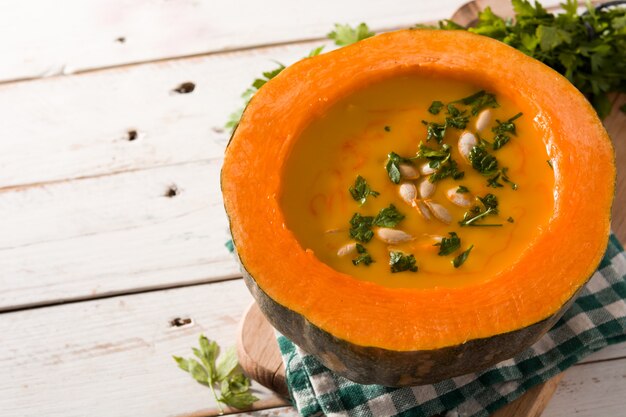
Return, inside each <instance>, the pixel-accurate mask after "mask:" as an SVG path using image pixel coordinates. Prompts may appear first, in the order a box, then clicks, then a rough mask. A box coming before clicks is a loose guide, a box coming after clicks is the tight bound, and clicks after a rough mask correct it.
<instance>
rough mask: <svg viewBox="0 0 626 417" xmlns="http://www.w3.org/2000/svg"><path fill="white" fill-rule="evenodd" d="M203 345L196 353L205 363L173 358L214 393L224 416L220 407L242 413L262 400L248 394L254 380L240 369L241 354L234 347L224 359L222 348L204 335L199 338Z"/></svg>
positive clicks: (194, 351) (224, 354) (225, 353)
mask: <svg viewBox="0 0 626 417" xmlns="http://www.w3.org/2000/svg"><path fill="white" fill-rule="evenodd" d="M199 344H200V349H198V348H192V350H193V353H194V355H195V356H196V357H197V358H198V359H200V362H202V363H200V362H198V361H197V360H196V359H193V358H190V359H184V358H182V357H180V356H173V358H174V360H175V361H176V363H177V364H178V367H179V368H180V369H182V370H183V371H185V372H188V373H189V374H190V375H191V376H192V378H193V379H195V380H196V381H197V382H198V383H199V384H202V385H204V386H207V387H209V388H210V389H211V392H212V393H213V398H215V401H216V402H217V406H218V408H219V410H220V412H221V413H223V412H224V410H223V408H222V406H221V405H220V403H223V404H226V405H230V406H232V407H235V408H239V409H242V408H248V407H250V406H251V405H252V403H254V402H255V401H258V400H259V399H258V398H257V397H255V396H254V395H252V394H251V393H249V392H248V389H249V387H250V380H249V379H248V378H247V377H246V376H245V375H243V374H242V373H241V371H240V370H239V368H238V363H237V351H236V349H235V347H234V346H233V347H231V348H229V349H227V350H226V351H225V352H224V353H222V354H221V355H220V348H219V345H218V344H217V343H216V342H214V341H211V340H209V339H208V338H207V337H206V336H204V335H202V334H201V335H200V337H199ZM218 356H219V358H218ZM215 385H219V387H220V390H221V395H220V396H219V397H218V396H217V393H216V392H215Z"/></svg>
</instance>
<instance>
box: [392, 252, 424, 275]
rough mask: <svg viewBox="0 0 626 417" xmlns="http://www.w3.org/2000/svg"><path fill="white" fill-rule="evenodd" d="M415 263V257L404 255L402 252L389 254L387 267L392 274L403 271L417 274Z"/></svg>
mask: <svg viewBox="0 0 626 417" xmlns="http://www.w3.org/2000/svg"><path fill="white" fill-rule="evenodd" d="M415 262H416V261H415V256H413V255H405V254H404V253H402V252H390V253H389V266H390V267H391V272H392V273H396V272H403V271H411V272H417V265H416V264H415Z"/></svg>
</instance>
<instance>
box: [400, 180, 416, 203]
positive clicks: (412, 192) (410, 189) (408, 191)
mask: <svg viewBox="0 0 626 417" xmlns="http://www.w3.org/2000/svg"><path fill="white" fill-rule="evenodd" d="M399 193H400V198H402V200H404V202H405V203H407V204H411V205H412V204H413V201H414V200H415V199H416V198H417V188H415V184H413V183H412V182H404V183H402V184H400V189H399Z"/></svg>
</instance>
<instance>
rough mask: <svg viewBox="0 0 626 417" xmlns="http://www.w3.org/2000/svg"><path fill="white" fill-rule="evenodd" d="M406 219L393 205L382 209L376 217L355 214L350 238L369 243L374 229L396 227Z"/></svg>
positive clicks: (351, 220)
mask: <svg viewBox="0 0 626 417" xmlns="http://www.w3.org/2000/svg"><path fill="white" fill-rule="evenodd" d="M404 218H405V215H404V214H402V213H400V212H399V211H398V209H397V208H396V206H394V205H393V204H389V207H385V208H383V209H381V210H380V211H379V212H378V214H377V215H376V217H374V216H363V215H361V214H360V213H354V214H353V215H352V218H351V219H350V230H349V233H350V238H352V239H354V240H356V241H357V242H362V243H367V242H369V241H370V240H372V238H373V237H374V232H373V231H372V227H374V226H378V227H396V226H397V225H398V223H400V222H401V221H402V220H403V219H404ZM357 249H358V248H357Z"/></svg>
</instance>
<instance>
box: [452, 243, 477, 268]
mask: <svg viewBox="0 0 626 417" xmlns="http://www.w3.org/2000/svg"><path fill="white" fill-rule="evenodd" d="M473 248H474V245H470V247H469V248H467V249H466V250H465V251H463V252H462V253H461V254H460V255H459V256H457V257H456V258H454V259H453V260H452V265H453V266H454V267H455V268H458V267H460V266H461V265H463V264H464V263H465V261H467V257H468V256H469V254H470V252H471V251H472V249H473Z"/></svg>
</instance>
